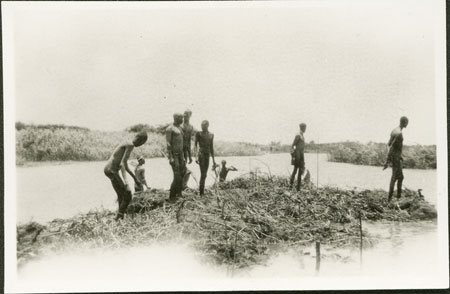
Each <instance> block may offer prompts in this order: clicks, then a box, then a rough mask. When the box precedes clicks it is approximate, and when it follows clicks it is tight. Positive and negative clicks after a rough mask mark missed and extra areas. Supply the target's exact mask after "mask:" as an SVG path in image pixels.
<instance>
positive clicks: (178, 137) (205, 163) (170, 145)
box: [104, 110, 408, 219]
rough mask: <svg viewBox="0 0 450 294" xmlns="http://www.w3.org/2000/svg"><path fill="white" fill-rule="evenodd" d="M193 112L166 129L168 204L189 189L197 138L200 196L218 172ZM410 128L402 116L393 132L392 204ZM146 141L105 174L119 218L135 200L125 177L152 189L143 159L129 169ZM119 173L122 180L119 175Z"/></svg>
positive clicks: (115, 159)
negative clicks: (209, 177)
mask: <svg viewBox="0 0 450 294" xmlns="http://www.w3.org/2000/svg"><path fill="white" fill-rule="evenodd" d="M191 116H192V112H191V111H190V110H186V111H185V112H184V115H183V114H181V113H175V114H174V115H173V124H171V125H170V126H168V127H167V129H166V143H167V157H168V159H169V163H170V165H171V167H172V171H173V181H172V184H171V186H170V194H169V201H170V202H175V201H176V200H177V199H178V198H179V197H182V191H183V189H185V188H186V186H187V181H188V179H189V175H190V172H189V171H188V169H187V168H186V164H191V163H192V152H191V141H192V136H193V135H194V134H195V135H194V154H195V155H196V157H197V158H196V159H195V162H196V163H197V164H198V165H199V166H200V183H199V193H200V195H204V193H205V181H206V176H207V173H208V167H209V161H210V158H212V161H213V171H215V172H216V175H217V171H216V168H217V167H218V165H216V160H215V157H214V134H213V133H211V132H209V130H208V129H209V122H208V121H207V120H204V121H202V123H201V131H199V132H195V130H194V127H193V126H192V125H191V124H190V118H191ZM407 125H408V118H407V117H401V118H400V125H399V126H398V127H397V128H395V129H394V130H393V131H392V132H391V136H390V139H389V142H388V147H389V151H388V155H387V159H386V162H385V164H384V167H383V170H384V169H386V168H387V167H388V165H389V163H391V164H392V177H391V181H390V185H389V193H388V201H391V199H392V195H393V193H394V187H395V183H397V198H400V197H401V193H402V182H403V164H402V162H403V158H402V149H403V134H402V129H403V128H406V126H407ZM299 127H300V132H299V133H298V134H297V135H296V136H295V138H294V141H293V143H292V145H291V164H292V165H293V166H294V169H293V171H292V174H291V177H290V185H291V187H293V185H294V181H295V177H296V175H297V174H298V175H297V185H296V189H297V190H298V191H299V190H300V187H301V178H302V174H303V172H304V171H305V156H304V152H305V135H304V134H305V132H306V124H305V123H301V124H300V125H299ZM146 141H147V133H146V132H144V131H143V132H139V133H137V134H136V136H135V137H134V139H133V140H132V141H131V142H125V143H122V144H120V145H119V146H117V147H116V149H115V150H114V151H113V153H112V155H111V157H110V158H109V160H108V162H107V163H106V166H105V168H104V172H105V175H106V176H107V177H108V178H109V179H110V180H111V184H112V186H113V188H114V190H115V191H116V193H117V199H118V203H119V209H118V213H117V216H116V219H122V218H123V216H124V214H125V212H126V209H127V207H128V204H129V203H130V201H131V198H132V192H131V188H130V185H129V184H128V179H127V176H126V174H127V173H128V174H130V176H131V177H132V178H133V180H134V182H135V189H136V191H142V190H143V187H144V186H145V187H146V188H147V189H149V187H148V185H147V182H146V181H145V174H144V172H145V170H144V168H143V165H144V163H145V160H144V158H143V157H139V158H138V166H137V167H136V170H135V173H136V175H135V174H133V172H132V171H131V170H130V168H129V166H128V159H129V157H130V154H131V152H132V150H133V148H134V147H139V146H141V145H143V144H144V143H145V142H146ZM230 170H237V169H236V168H234V167H230V168H228V167H226V162H225V161H224V160H223V161H222V167H221V168H220V171H219V173H218V176H219V178H220V181H221V182H222V181H224V180H225V178H226V176H227V173H228V172H229V171H230ZM119 171H120V173H121V175H122V177H121V176H120V175H119Z"/></svg>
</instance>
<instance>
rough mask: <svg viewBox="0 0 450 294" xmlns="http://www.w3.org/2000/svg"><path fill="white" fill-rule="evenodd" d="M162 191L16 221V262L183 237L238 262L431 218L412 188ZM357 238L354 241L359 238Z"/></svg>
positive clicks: (274, 184)
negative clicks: (374, 225)
mask: <svg viewBox="0 0 450 294" xmlns="http://www.w3.org/2000/svg"><path fill="white" fill-rule="evenodd" d="M167 198H168V191H166V190H156V189H153V190H150V191H146V192H144V193H141V194H139V195H136V196H135V197H134V198H133V201H132V203H131V204H130V206H129V210H128V212H129V214H128V215H127V216H126V218H125V219H124V220H122V221H119V222H115V221H114V215H115V213H114V212H112V211H108V210H103V211H92V212H89V213H86V214H79V215H77V216H74V217H72V218H69V219H56V220H53V221H51V222H49V223H47V224H45V225H42V224H38V223H34V222H32V223H27V224H24V225H20V226H18V227H17V232H18V239H17V258H18V263H19V265H21V264H25V263H27V262H28V261H30V260H32V259H34V258H35V257H37V256H45V255H46V254H49V253H50V252H61V251H62V250H64V248H66V247H67V246H74V245H75V246H77V245H79V246H81V247H88V248H98V247H102V246H105V247H108V248H121V247H127V246H136V245H148V244H152V243H154V242H156V241H164V240H166V241H168V240H173V239H174V238H175V237H183V238H186V239H189V240H194V244H193V247H194V249H195V250H196V251H197V252H199V253H201V255H202V256H204V257H205V258H208V259H212V260H213V261H214V262H215V263H217V264H228V265H230V264H233V265H235V266H236V267H238V268H243V267H248V266H251V265H253V264H260V263H264V262H265V261H266V260H267V257H268V254H269V248H270V247H271V246H272V245H281V244H283V245H293V244H312V243H313V242H317V241H320V242H322V243H323V244H333V245H336V246H356V245H357V244H359V243H360V242H369V243H370V242H371V239H370V234H369V233H368V232H367V231H365V230H363V233H362V235H361V231H360V222H361V221H364V220H373V221H379V220H390V221H403V222H404V221H415V220H421V219H434V218H436V212H435V210H433V209H434V208H433V207H432V206H431V205H429V204H428V203H427V202H426V201H424V200H423V199H420V197H419V196H418V195H417V194H416V193H415V192H413V191H410V190H405V192H404V198H403V199H401V200H400V201H399V202H395V203H392V204H390V205H388V203H387V201H386V192H385V191H380V190H374V191H370V190H365V191H360V192H356V191H351V190H342V189H337V188H327V187H325V188H319V189H315V188H313V187H309V188H305V189H304V190H302V191H301V192H296V191H295V190H292V189H291V188H290V187H289V185H288V182H287V179H286V178H279V177H256V176H254V175H250V176H249V177H246V178H237V179H235V180H232V181H230V182H227V183H224V184H223V185H220V186H215V187H213V188H212V189H210V190H208V192H207V195H206V197H200V196H199V195H198V194H197V193H196V191H192V190H191V191H187V192H186V193H185V198H183V199H180V200H179V201H178V202H177V203H175V204H172V203H168V202H167V201H166V200H167ZM361 240H362V241H361Z"/></svg>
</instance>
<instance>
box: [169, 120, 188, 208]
mask: <svg viewBox="0 0 450 294" xmlns="http://www.w3.org/2000/svg"><path fill="white" fill-rule="evenodd" d="M182 123H183V115H182V114H180V113H175V114H174V115H173V124H172V125H170V126H168V127H167V129H166V142H167V156H168V157H169V163H170V165H171V166H172V171H173V181H172V185H171V186H170V194H169V201H170V202H175V201H176V200H177V197H181V196H182V195H181V191H182V181H183V175H184V173H185V169H186V162H185V161H184V156H183V131H182V129H181V124H182Z"/></svg>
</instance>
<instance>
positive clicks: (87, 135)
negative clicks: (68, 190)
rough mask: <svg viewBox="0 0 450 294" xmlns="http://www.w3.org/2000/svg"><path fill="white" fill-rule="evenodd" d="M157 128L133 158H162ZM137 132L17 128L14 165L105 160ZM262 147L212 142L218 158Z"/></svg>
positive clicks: (254, 152)
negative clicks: (139, 156)
mask: <svg viewBox="0 0 450 294" xmlns="http://www.w3.org/2000/svg"><path fill="white" fill-rule="evenodd" d="M165 127H166V126H158V127H154V128H152V129H149V130H147V132H148V136H149V137H148V140H147V143H146V144H144V145H143V146H141V147H139V148H136V149H135V151H134V154H135V155H137V154H139V155H142V156H144V157H146V158H153V157H162V156H164V153H163V152H166V142H165V138H164V135H163V133H164V130H165ZM139 130H140V129H139V128H131V129H130V128H128V129H127V130H125V131H121V132H104V131H94V130H89V129H86V128H78V127H72V126H63V125H45V126H43V125H38V126H32V125H24V124H21V123H19V125H18V124H16V158H17V164H21V163H24V162H27V161H67V160H74V161H90V160H106V159H108V158H109V156H110V155H111V152H112V151H113V150H114V148H115V147H116V146H117V145H118V144H119V143H120V142H123V141H124V140H127V139H128V140H131V139H132V138H133V136H134V133H135V132H136V131H139ZM262 149H263V148H262V145H258V144H251V143H242V142H223V141H220V140H217V141H216V142H215V152H216V155H217V156H232V155H236V156H244V155H259V154H263V152H264V151H263V150H262Z"/></svg>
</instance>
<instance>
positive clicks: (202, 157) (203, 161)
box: [194, 120, 216, 195]
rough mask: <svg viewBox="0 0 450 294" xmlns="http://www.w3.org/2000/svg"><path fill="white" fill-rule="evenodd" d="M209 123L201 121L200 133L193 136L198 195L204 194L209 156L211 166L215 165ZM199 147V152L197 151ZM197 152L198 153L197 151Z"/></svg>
mask: <svg viewBox="0 0 450 294" xmlns="http://www.w3.org/2000/svg"><path fill="white" fill-rule="evenodd" d="M208 127H209V122H208V121H207V120H204V121H202V131H201V132H197V133H196V134H195V143H194V148H195V154H197V160H196V161H195V162H196V163H197V164H199V165H200V195H204V194H205V180H206V175H207V173H208V167H209V156H210V155H211V157H212V160H213V166H215V165H216V160H215V159H214V143H213V142H214V134H213V133H210V132H209V131H208ZM197 146H200V150H198V149H197ZM197 150H198V151H197Z"/></svg>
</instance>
